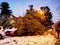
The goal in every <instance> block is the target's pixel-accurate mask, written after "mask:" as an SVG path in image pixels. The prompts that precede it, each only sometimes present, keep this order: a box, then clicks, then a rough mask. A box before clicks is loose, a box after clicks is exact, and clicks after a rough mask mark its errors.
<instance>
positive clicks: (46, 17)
mask: <svg viewBox="0 0 60 45" xmlns="http://www.w3.org/2000/svg"><path fill="white" fill-rule="evenodd" d="M32 9H33V8H32ZM40 9H41V10H40V11H36V10H34V9H33V10H31V6H30V9H29V10H27V14H31V15H32V16H33V17H34V18H35V19H37V20H38V21H39V22H40V23H41V24H42V25H44V26H45V27H46V28H47V29H49V28H52V26H51V25H52V24H53V22H52V13H51V12H50V8H49V7H48V6H45V7H41V8H40Z"/></svg>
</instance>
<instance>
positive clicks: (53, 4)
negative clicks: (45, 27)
mask: <svg viewBox="0 0 60 45" xmlns="http://www.w3.org/2000/svg"><path fill="white" fill-rule="evenodd" d="M1 2H8V3H9V6H10V9H11V10H12V12H13V13H12V14H14V15H15V16H16V17H18V16H23V15H24V14H25V12H26V9H29V7H28V5H31V4H32V5H33V6H34V9H36V10H40V7H41V6H49V8H50V9H51V12H52V15H53V18H52V20H53V22H57V21H58V11H57V8H58V7H59V6H60V0H0V4H1Z"/></svg>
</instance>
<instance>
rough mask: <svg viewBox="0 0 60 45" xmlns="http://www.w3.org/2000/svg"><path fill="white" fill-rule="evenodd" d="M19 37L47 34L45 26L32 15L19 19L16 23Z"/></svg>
mask: <svg viewBox="0 0 60 45" xmlns="http://www.w3.org/2000/svg"><path fill="white" fill-rule="evenodd" d="M16 27H17V28H18V30H17V35H19V36H21V35H38V34H39V35H42V34H43V33H44V32H45V26H43V25H42V24H41V23H40V22H39V21H38V20H36V19H34V18H33V16H32V15H30V14H26V15H25V16H24V17H19V18H18V19H17V21H16Z"/></svg>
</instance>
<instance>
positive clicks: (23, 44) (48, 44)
mask: <svg viewBox="0 0 60 45" xmlns="http://www.w3.org/2000/svg"><path fill="white" fill-rule="evenodd" d="M55 43H56V39H55V38H54V36H52V35H50V34H49V35H44V36H39V35H38V36H22V37H9V38H6V39H3V40H0V45H55Z"/></svg>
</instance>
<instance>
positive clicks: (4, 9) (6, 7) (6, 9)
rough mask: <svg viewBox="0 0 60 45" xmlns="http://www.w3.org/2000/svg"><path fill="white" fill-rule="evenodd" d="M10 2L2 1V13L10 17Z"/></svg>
mask: <svg viewBox="0 0 60 45" xmlns="http://www.w3.org/2000/svg"><path fill="white" fill-rule="evenodd" d="M9 8H10V7H9V4H8V3H7V2H2V3H1V14H2V15H3V14H4V16H5V17H9V16H10V15H11V13H12V12H11V10H9Z"/></svg>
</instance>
